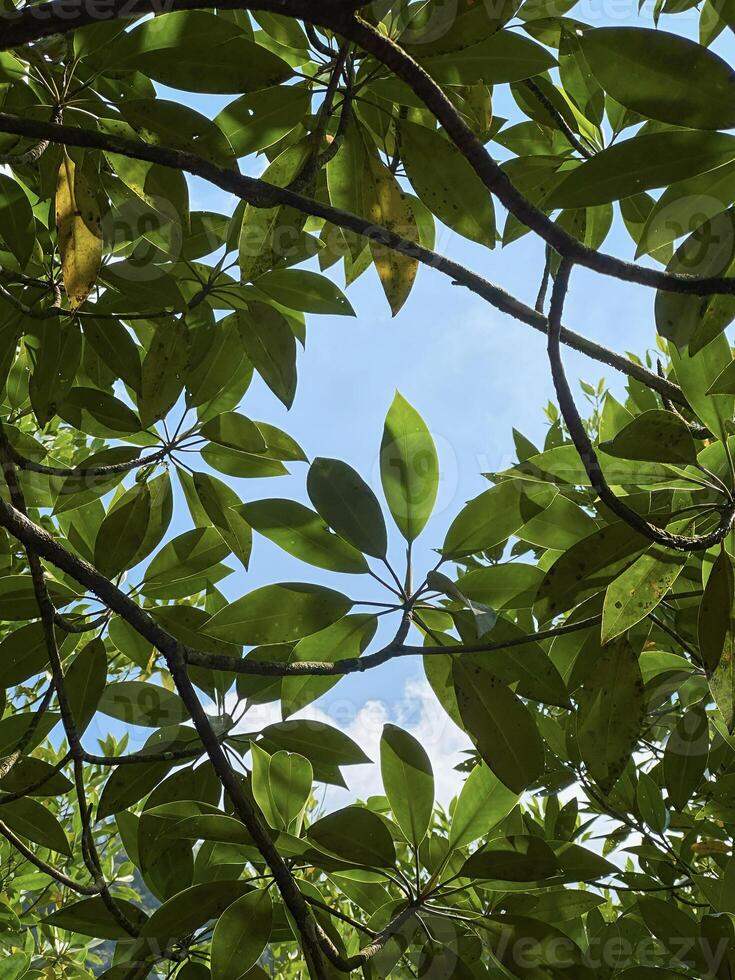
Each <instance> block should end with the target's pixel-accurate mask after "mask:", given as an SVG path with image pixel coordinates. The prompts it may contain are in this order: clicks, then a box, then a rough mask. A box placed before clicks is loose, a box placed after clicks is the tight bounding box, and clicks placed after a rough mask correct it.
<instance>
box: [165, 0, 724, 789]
mask: <svg viewBox="0 0 735 980" xmlns="http://www.w3.org/2000/svg"><path fill="white" fill-rule="evenodd" d="M573 13H574V15H575V16H576V17H578V18H579V19H580V20H582V21H585V22H587V23H591V24H593V25H594V26H602V25H603V24H605V23H617V24H622V23H636V11H635V5H634V4H632V3H630V2H629V0H626V2H625V3H622V0H621V2H617V3H613V2H612V0H606V4H605V7H604V11H601V7H600V5H599V4H595V2H594V0H587V2H586V3H583V4H580V5H578V6H577V7H576V8H575V9H574V11H573ZM638 23H641V24H645V25H648V24H650V18H648V17H645V16H642V17H641V18H640V20H639V21H638ZM696 23H697V21H696V12H692V13H687V14H684V15H680V16H677V17H675V18H672V17H669V18H664V22H663V23H662V24H661V26H662V28H663V29H665V30H676V31H677V32H679V33H686V34H689V35H690V36H692V35H693V36H696ZM716 47H717V48H720V49H722V42H721V43H720V44H718V45H717V46H716ZM728 47H731V46H730V45H729V42H728ZM504 89H505V91H504ZM162 94H164V93H162ZM164 97H165V95H164ZM169 97H172V98H180V93H176V94H175V95H173V94H172V95H170V96H169ZM225 101H227V100H223V99H221V98H217V99H214V98H211V99H210V98H206V97H195V98H193V99H192V105H193V106H194V107H195V108H197V109H199V111H203V112H205V113H206V114H208V115H213V114H214V113H215V112H216V111H217V110H218V109H219V107H220V106H221V105H222V104H223V103H224V102H225ZM494 109H495V112H496V113H499V114H500V115H511V113H512V111H513V110H512V102H511V101H510V98H509V96H508V94H507V86H505V87H503V86H500V87H498V88H497V89H496V93H495V96H494ZM517 118H518V117H517V116H516V119H517ZM248 170H249V172H254V173H258V172H260V170H262V167H260V170H259V167H258V164H257V163H256V164H255V165H253V166H249V167H248ZM190 190H191V206H192V209H195V208H197V209H208V210H214V211H221V212H225V213H228V214H229V213H231V211H232V209H233V207H234V204H235V201H234V199H233V198H231V197H229V196H228V195H226V194H225V193H223V192H220V191H218V190H217V189H213V188H210V187H209V186H207V185H205V184H203V183H202V182H200V181H196V180H192V181H191V183H190ZM503 221H504V215H503V214H499V215H498V224H499V226H500V227H502V222H503ZM604 248H605V250H606V251H610V252H614V253H615V254H617V255H620V256H622V257H625V258H632V257H633V251H634V248H633V243H632V241H631V239H630V238H629V236H628V234H627V232H626V231H625V228H624V227H623V226H622V222H621V221H620V219H619V214H618V213H617V211H616V220H615V223H614V226H613V230H612V231H611V233H610V235H609V237H608V239H607V241H606V242H605V245H604ZM437 250H438V251H440V252H442V253H444V254H447V255H450V256H452V257H453V258H455V259H457V260H458V261H460V262H462V263H464V264H466V265H468V266H470V267H471V268H473V269H475V270H476V271H478V272H480V273H481V274H483V275H485V276H486V277H487V278H489V279H490V280H491V281H493V282H495V283H497V284H499V285H501V286H503V287H504V288H505V289H506V290H508V291H509V292H511V293H513V294H514V295H516V296H518V297H519V298H521V299H522V300H524V301H525V302H526V303H529V304H530V305H533V303H534V300H535V297H536V293H537V290H538V284H539V280H540V276H541V270H542V268H543V248H542V246H541V244H540V243H539V242H538V241H537V240H535V239H534V238H533V237H532V236H530V235H529V236H526V237H525V238H523V239H521V240H520V241H517V242H515V243H514V244H512V245H511V246H509V247H508V248H506V249H500V248H499V247H498V248H496V249H495V250H493V251H489V250H487V249H484V248H482V247H480V246H476V245H474V244H472V243H470V242H468V241H466V240H464V239H462V238H460V237H459V236H457V235H456V234H454V233H452V232H450V231H449V230H448V229H446V228H443V227H438V228H437ZM328 274H329V275H336V278H337V282H338V283H339V284H340V285H342V284H343V283H342V276H341V271H340V269H339V267H337V266H335V267H333V268H332V269H331V270H330V271H329V273H328ZM654 295H655V294H654V293H653V292H652V291H650V290H646V289H644V288H642V287H636V286H629V285H624V284H621V283H618V282H616V281H614V280H611V279H604V280H603V279H601V278H600V277H598V276H596V275H595V274H592V273H588V272H586V271H585V270H579V269H578V270H576V271H575V274H574V278H573V284H572V291H571V293H570V297H569V301H568V304H567V312H566V316H565V322H566V324H567V325H568V326H570V327H572V328H573V329H575V330H576V331H578V332H580V333H583V334H585V335H586V336H587V337H589V338H591V339H594V340H596V341H598V342H600V343H602V344H605V345H606V346H609V347H611V348H613V349H614V350H616V351H620V352H624V351H635V352H636V353H638V354H641V355H642V354H643V353H644V352H645V350H646V349H647V348H648V347H650V346H652V345H653V341H654V328H653V302H654ZM348 296H349V299H350V300H351V302H352V304H353V306H354V308H355V311H356V313H357V316H356V318H354V319H352V318H346V317H329V316H310V317H308V323H307V343H306V349H305V350H304V351H300V352H299V362H298V367H299V384H298V390H297V394H296V398H295V401H294V404H293V407H292V409H291V411H290V412H286V410H285V409H284V408H283V406H282V405H281V403H280V402H279V401H278V400H277V399H276V398H275V397H274V396H273V395H272V394H271V393H270V391H268V389H267V388H266V387H265V385H264V384H263V383H262V382H261V381H260V380H259V378H257V376H256V378H255V379H254V382H253V384H252V386H251V388H250V390H249V391H248V392H247V394H246V396H245V399H244V401H243V404H242V407H241V410H242V411H243V412H244V413H245V414H247V415H249V416H250V417H252V418H254V419H262V420H265V421H268V422H271V423H273V424H276V425H279V426H281V427H282V428H284V429H286V431H288V432H289V433H290V434H291V435H292V436H294V437H295V438H296V439H297V440H298V441H299V442H300V443H301V445H302V446H303V447H304V449H305V450H306V452H307V454H308V455H309V457H310V458H313V457H314V456H317V455H320V456H333V457H338V458H340V459H344V460H346V461H348V462H349V463H351V464H352V465H353V466H355V467H356V468H357V469H358V470H359V471H360V472H361V473H362V475H363V477H364V478H365V479H367V480H368V482H369V483H370V484H371V485H372V486H373V488H374V490H375V491H376V492H377V493H378V494H379V495H380V481H379V476H378V468H377V453H378V447H379V444H380V437H381V432H382V426H383V419H384V417H385V413H386V411H387V409H388V407H389V405H390V403H391V401H392V398H393V395H394V392H395V391H396V389H397V390H399V391H400V392H401V393H402V394H403V395H404V396H405V397H406V398H407V399H408V400H409V401H410V402H411V403H412V404H413V405H414V406H415V407H416V408H417V409H418V410H419V411H420V412H421V414H422V415H423V417H424V419H425V420H426V423H427V425H428V426H429V428H430V430H431V432H432V433H433V435H434V438H435V441H436V443H437V447H438V450H439V455H440V460H441V465H442V479H441V487H440V491H439V499H438V503H437V508H436V511H435V513H434V516H433V517H432V519H431V520H430V522H429V524H428V526H427V528H426V530H425V532H424V534H423V535H422V537H421V539H420V540H419V542H418V547H417V548H416V562H417V574H418V573H421V572H423V571H424V570H425V568H428V567H429V563H430V562H431V560H432V553H431V549H432V548H434V547H438V546H439V545H440V544H441V542H442V539H443V537H444V533H445V531H446V528H447V527H448V525H449V523H450V521H451V519H452V518H453V516H454V515H455V514H456V513H457V512H458V510H459V509H460V507H461V506H462V504H463V503H464V501H466V500H467V499H469V498H470V497H473V496H475V495H476V494H477V493H479V492H481V491H482V490H483V489H485V488H486V487H487V485H488V484H487V482H486V481H485V480H484V479H483V477H482V475H481V473H482V471H484V470H494V469H500V468H502V467H504V466H506V465H508V464H509V463H510V462H511V461H512V459H513V458H514V447H513V440H512V432H511V430H512V427H513V426H515V427H516V428H518V429H520V431H522V432H523V433H524V434H525V435H526V436H528V437H529V438H531V439H532V440H533V441H534V442H536V443H537V444H539V443H542V442H543V438H544V434H545V431H546V429H547V425H548V423H547V420H546V418H545V416H544V412H543V408H544V406H545V405H546V403H547V402H548V401H549V399H553V388H552V384H551V380H550V376H549V370H548V364H547V360H546V353H545V344H544V339H543V337H542V336H541V335H540V334H538V333H536V332H535V331H533V330H531V329H530V328H529V327H526V326H525V325H523V324H520V323H517V322H516V321H514V320H512V319H511V318H509V317H507V316H505V315H503V314H501V313H499V312H498V311H496V310H495V309H494V308H493V307H491V306H489V305H487V304H486V303H484V302H483V301H481V300H480V299H479V298H478V297H476V296H474V295H473V294H471V293H469V292H468V291H467V290H464V289H462V288H461V287H457V286H453V285H452V284H451V282H450V280H449V279H447V278H446V277H445V276H443V275H441V274H439V273H436V272H434V271H432V270H430V269H427V268H421V269H420V270H419V274H418V278H417V281H416V284H415V287H414V289H413V292H412V294H411V296H410V298H409V300H408V302H407V303H406V305H405V306H404V308H403V310H402V311H401V312H400V313H399V315H398V316H397V317H396V318H395V319H393V318H391V316H390V311H389V309H388V306H387V303H386V301H385V299H384V297H383V294H382V291H381V289H380V285H379V283H378V280H377V276H376V274H375V272H374V271H373V270H370V271H369V272H368V273H366V274H365V275H364V276H363V277H362V278H360V279H359V280H358V281H357V283H355V284H354V285H353V286H351V287H350V289H349V290H348ZM565 361H566V364H567V368H568V371H569V375H570V378H571V379H575V378H584V379H585V380H588V381H590V382H593V383H596V382H597V380H598V379H599V378H600V377H601V376H603V374H604V375H605V377H606V378H607V381H608V383H609V386H610V387H611V389H612V390H613V391H614V392H615V393H616V394H617V395H618V396H620V395H621V394H622V392H623V388H624V379H623V377H622V376H621V375H619V374H617V373H615V372H613V371H612V370H611V369H604V368H603V366H601V365H598V364H597V363H595V362H593V361H590V360H588V359H586V358H583V357H582V356H581V355H577V354H575V353H574V352H572V351H568V350H567V351H565ZM579 397H580V399H581V397H582V396H581V393H579ZM192 460H193V458H191V459H190V460H189V462H192ZM306 469H307V467H306V465H305V464H294V465H292V466H291V475H290V476H288V477H281V478H277V479H271V480H259V481H254V480H248V481H244V480H233V481H232V484H233V486H234V487H235V488H236V489H237V490H238V492H239V494H240V495H241V497H242V499H243V500H252V499H259V498H262V497H268V496H271V497H272V496H278V497H284V496H285V497H294V498H298V499H305V491H304V487H305V478H306ZM182 506H183V505H182V504H181V502H180V501H179V502H178V504H177V516H176V523H177V525H179V524H180V529H181V530H183V529H184V527H185V523H184V522H185V521H186V517H187V515H186V514H185V513H184V512H183V511H182V510H181V509H180V508H181V507H182ZM393 540H394V544H395V546H396V547H395V548H394V555H395V556H396V558H398V557H399V556H400V554H401V539H400V537H399V535H398V533H397V532H395V534H394V538H393ZM364 579H365V577H364V576H341V577H338V576H333V575H327V574H326V573H322V572H320V571H319V570H317V569H312V568H310V567H309V566H307V565H305V564H303V563H301V562H299V561H297V560H296V559H292V558H290V557H289V556H288V555H286V554H285V553H284V552H282V551H280V549H278V548H277V547H276V546H274V545H271V544H270V543H269V542H268V541H266V540H265V539H263V538H262V537H259V536H256V540H255V545H254V550H253V559H252V564H251V570H250V571H249V572H248V573H247V574H245V573H244V572H242V570H238V571H237V572H236V573H235V574H233V575H232V576H230V578H229V579H227V580H226V582H225V583H224V584H223V587H224V590H225V592H226V594H227V595H228V596H229V597H231V598H234V597H236V596H239V595H243V594H245V593H246V592H249V591H251V590H252V589H254V588H257V587H258V586H260V585H263V584H266V583H269V582H275V581H288V580H292V581H293V580H297V581H298V580H301V581H313V582H322V583H324V584H328V585H331V586H332V587H335V588H341V589H342V590H343V591H346V592H348V594H350V595H351V596H353V597H355V598H362V599H371V598H376V594H375V591H374V589H373V588H372V587H371V585H373V584H374V583H371V581H370V580H369V579H367V580H366V581H367V583H368V584H365V581H364ZM380 598H382V596H381V597H380ZM381 635H384V634H383V633H381ZM320 712H325V713H326V716H328V717H329V718H331V719H332V721H333V723H335V724H338V725H339V726H340V727H343V728H345V729H346V730H347V731H349V732H350V733H351V734H353V735H354V736H355V737H357V738H358V739H361V740H362V741H363V742H366V743H367V744H368V751H369V752H370V748H371V747H372V748H373V750H374V747H375V745H376V741H377V737H378V735H379V731H380V728H381V727H382V722H383V721H385V720H392V721H397V722H398V723H399V724H400V723H403V724H404V725H405V727H407V728H409V729H410V730H412V731H414V732H415V733H416V734H417V735H418V736H419V737H420V738H421V739H422V741H423V742H424V744H426V746H427V749H429V751H430V753H431V754H432V756H433V758H434V760H435V768H437V769H442V768H443V769H444V770H447V769H448V768H449V766H450V765H454V764H455V763H456V761H458V759H459V756H458V755H457V751H458V750H459V749H460V748H461V747H462V746H463V745H464V744H465V741H464V739H463V737H461V736H460V735H459V733H458V732H456V730H455V731H452V730H451V729H452V727H453V726H452V725H451V722H448V720H447V719H446V716H445V715H443V713H442V712H441V709H439V707H438V705H436V703H435V702H434V701H433V700H432V698H431V697H430V696H429V695H428V693H427V690H426V685H425V682H423V681H422V670H421V664H420V663H419V662H415V661H411V660H408V659H404V660H400V661H396V662H394V663H392V664H389V665H386V666H384V667H383V668H380V669H379V670H375V671H372V672H368V673H366V674H365V675H360V676H357V675H354V676H352V677H348V678H345V679H344V680H343V681H341V682H340V684H339V685H338V686H337V687H336V688H334V689H333V690H332V691H331V692H330V693H329V694H328V695H326V696H325V698H323V699H321V701H320V702H319V703H318V704H317V705H316V707H315V708H314V709H313V710H312V711H311V713H312V714H314V713H320ZM258 718H259V720H260V721H261V722H266V721H269V720H277V716H276V714H275V710H274V711H269V710H266V711H265V712H261V714H260V715H259V716H258ZM253 720H256V719H255V718H253ZM246 727H247V728H250V727H251V726H250V725H246ZM253 727H254V726H253ZM373 758H375V755H373ZM373 768H375V767H373ZM350 782H351V786H352V788H353V789H354V790H355V791H356V792H358V793H361V794H366V793H367V792H369V791H374V790H375V789H376V788H377V784H376V783H375V780H374V778H373V775H372V773H363V774H359V773H356V774H354V775H353V777H352V779H351V780H350ZM455 787H456V779H455V776H454V775H453V774H451V773H450V774H449V775H447V774H446V772H445V775H444V776H443V777H442V782H441V784H440V793H441V795H442V796H443V797H444V798H445V799H447V798H448V796H450V795H451V791H452V790H453V789H454V788H455Z"/></svg>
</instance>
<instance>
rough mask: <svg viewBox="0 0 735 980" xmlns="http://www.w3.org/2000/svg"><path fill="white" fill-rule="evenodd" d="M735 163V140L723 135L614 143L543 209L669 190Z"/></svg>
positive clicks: (682, 134) (682, 133)
mask: <svg viewBox="0 0 735 980" xmlns="http://www.w3.org/2000/svg"><path fill="white" fill-rule="evenodd" d="M732 160H735V137H733V136H728V135H726V134H724V133H701V132H688V131H686V130H671V131H667V132H661V133H646V134H642V135H637V136H633V137H631V138H630V139H627V140H624V141H623V142H621V143H615V144H614V145H613V146H609V147H607V148H606V149H604V150H602V151H601V152H600V153H597V154H596V155H595V156H594V157H593V158H592V159H591V160H587V161H586V162H585V163H583V164H581V165H580V166H579V167H575V169H574V170H572V171H571V173H569V175H568V176H567V177H565V178H564V179H563V180H562V182H561V183H560V184H559V185H558V186H557V187H556V188H555V189H554V190H553V191H552V192H551V194H550V196H549V198H548V199H547V200H546V202H545V204H546V206H548V207H554V208H580V207H592V206H594V205H596V204H606V203H607V202H608V201H617V200H619V199H620V198H624V197H630V196H631V195H633V194H639V193H640V192H641V191H645V190H648V189H649V188H652V187H665V186H667V185H668V184H673V183H674V182H675V181H677V180H685V179H686V178H687V177H694V176H695V175H696V174H702V173H706V172H708V171H711V170H715V169H716V168H717V167H721V166H723V165H724V164H726V163H730V162H731V161H732Z"/></svg>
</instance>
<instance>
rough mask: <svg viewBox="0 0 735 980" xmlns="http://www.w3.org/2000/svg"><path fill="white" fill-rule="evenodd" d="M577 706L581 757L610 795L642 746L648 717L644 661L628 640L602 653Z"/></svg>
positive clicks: (582, 690)
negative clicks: (642, 733)
mask: <svg viewBox="0 0 735 980" xmlns="http://www.w3.org/2000/svg"><path fill="white" fill-rule="evenodd" d="M577 701H578V705H579V708H578V712H577V744H578V745H579V751H580V753H581V756H582V759H583V760H584V763H585V765H586V766H587V769H588V770H589V773H590V775H591V777H592V778H593V779H594V781H595V782H596V783H597V784H598V785H599V786H600V787H601V788H602V789H603V790H604V792H605V793H609V792H610V790H611V789H612V788H613V786H614V785H615V783H616V782H617V781H618V778H619V777H620V775H621V773H622V772H623V770H624V769H625V767H626V765H627V764H628V762H629V760H630V758H631V755H632V753H633V750H634V749H635V746H636V745H637V743H638V738H639V736H640V734H641V728H642V725H643V715H644V711H645V702H644V694H643V679H642V677H641V671H640V667H639V665H638V658H637V656H636V653H635V651H634V650H633V647H632V646H631V645H630V643H629V641H628V640H627V639H626V638H625V637H621V638H620V639H618V640H616V641H615V642H614V643H610V644H609V645H608V646H606V647H604V648H603V649H602V653H601V656H600V657H599V658H598V660H597V662H596V663H595V669H594V670H593V671H591V673H590V675H589V676H588V678H587V679H586V680H585V682H584V684H583V685H582V688H581V690H580V691H579V692H578V694H577Z"/></svg>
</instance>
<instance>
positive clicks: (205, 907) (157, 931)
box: [141, 880, 253, 941]
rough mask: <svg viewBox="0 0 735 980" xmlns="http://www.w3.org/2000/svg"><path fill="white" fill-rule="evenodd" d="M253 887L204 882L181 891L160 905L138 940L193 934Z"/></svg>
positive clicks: (240, 883) (244, 884)
mask: <svg viewBox="0 0 735 980" xmlns="http://www.w3.org/2000/svg"><path fill="white" fill-rule="evenodd" d="M252 890H253V886H252V885H251V884H249V883H248V882H247V881H232V880H230V881H227V880H223V881H205V882H200V883H198V884H196V885H192V886H191V887H188V888H184V889H182V890H181V891H180V892H178V893H177V894H176V895H173V896H172V897H171V898H169V899H168V900H167V901H166V902H164V903H163V905H160V906H159V907H158V908H157V909H156V910H155V912H153V914H152V915H151V917H150V919H148V921H147V922H146V923H145V924H144V926H143V928H142V929H141V935H142V936H155V937H156V938H157V939H161V940H164V941H169V940H171V939H175V938H177V937H179V936H186V935H189V934H190V933H192V932H195V931H196V930H197V929H199V928H200V927H201V926H203V925H205V924H206V923H207V922H209V921H210V920H212V919H218V918H219V917H220V915H222V913H223V912H224V911H225V909H226V908H228V907H229V906H230V905H232V903H233V902H236V901H237V899H239V898H241V897H242V896H243V895H246V894H249V893H250V892H251V891H252Z"/></svg>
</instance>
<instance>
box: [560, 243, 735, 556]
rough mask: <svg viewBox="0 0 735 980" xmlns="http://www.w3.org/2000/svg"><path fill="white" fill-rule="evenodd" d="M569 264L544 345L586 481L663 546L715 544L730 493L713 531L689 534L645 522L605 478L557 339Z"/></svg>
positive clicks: (730, 518)
mask: <svg viewBox="0 0 735 980" xmlns="http://www.w3.org/2000/svg"><path fill="white" fill-rule="evenodd" d="M572 268H573V263H572V262H570V261H569V260H568V259H562V261H561V264H560V266H559V271H558V273H557V276H556V280H555V282H554V288H553V291H552V294H551V308H550V310H549V334H548V343H547V349H548V354H549V362H550V364H551V376H552V378H553V381H554V388H555V390H556V397H557V401H558V402H559V409H560V411H561V414H562V418H563V419H564V422H565V424H566V427H567V429H568V430H569V435H570V436H571V438H572V442H573V443H574V446H575V448H576V450H577V452H578V453H579V457H580V459H581V460H582V465H583V466H584V468H585V471H586V473H587V476H588V477H589V478H590V482H591V484H592V486H593V488H594V489H595V491H596V492H597V495H598V496H599V498H600V500H602V502H603V503H604V504H607V506H608V507H609V508H610V510H611V511H612V512H613V513H614V514H617V516H618V517H620V518H621V519H622V520H624V521H625V522H626V524H628V525H629V527H632V528H633V529H634V530H636V531H638V532H639V533H640V534H642V535H644V536H645V537H647V538H648V540H649V541H653V542H655V543H656V544H661V545H664V546H665V547H667V548H673V549H674V550H676V551H706V549H707V548H711V547H712V545H715V544H719V542H720V541H723V540H724V539H725V538H726V537H727V535H728V534H729V533H730V531H731V530H732V527H733V524H734V523H735V500H733V498H732V496H730V499H729V500H728V503H727V505H726V506H725V507H724V508H723V510H722V516H721V518H720V523H719V525H718V526H717V527H716V528H715V530H714V531H711V532H710V533H709V534H700V535H695V536H694V537H691V538H689V537H686V536H685V535H683V534H671V533H670V532H668V531H663V530H661V529H660V528H658V527H655V526H654V525H653V524H649V522H648V521H647V520H646V519H645V518H644V517H641V515H640V514H637V513H636V512H635V511H634V510H632V509H631V508H630V507H628V505H627V504H625V503H623V501H622V500H620V499H619V498H618V497H616V496H615V494H614V493H613V492H612V490H611V489H610V486H609V484H608V482H607V480H606V479H605V476H604V474H603V472H602V468H601V466H600V461H599V459H598V458H597V453H596V452H595V450H594V447H593V446H592V442H591V440H590V437H589V436H588V435H587V430H586V429H585V427H584V424H583V422H582V419H581V418H580V415H579V412H578V411H577V406H576V405H575V403H574V396H573V395H572V391H571V389H570V387H569V382H568V381H567V377H566V374H565V372H564V364H563V362H562V358H561V346H560V343H559V335H560V332H561V317H562V313H563V310H564V300H565V299H566V295H567V290H568V288H569V275H570V273H571V270H572Z"/></svg>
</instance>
